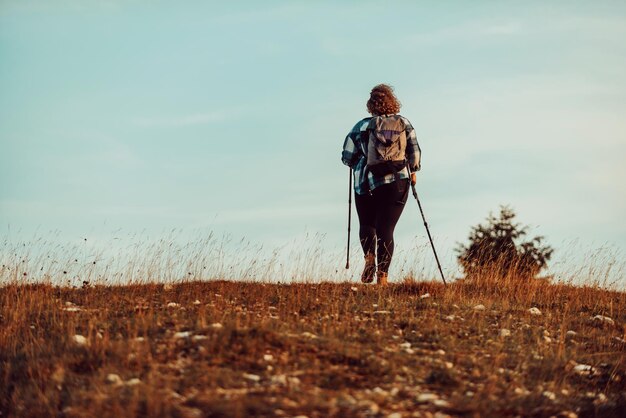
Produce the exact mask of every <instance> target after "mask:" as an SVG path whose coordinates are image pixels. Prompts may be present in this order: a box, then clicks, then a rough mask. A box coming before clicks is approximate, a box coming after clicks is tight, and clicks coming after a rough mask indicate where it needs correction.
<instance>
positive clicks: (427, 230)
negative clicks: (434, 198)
mask: <svg viewBox="0 0 626 418" xmlns="http://www.w3.org/2000/svg"><path fill="white" fill-rule="evenodd" d="M409 181H411V180H410V179H409ZM411 188H412V189H413V197H414V198H415V200H417V206H419V208H420V213H421V214H422V219H423V220H424V226H425V227H426V232H427V233H428V239H429V240H430V246H431V247H433V253H434V254H435V260H436V261H437V267H439V273H441V279H442V280H443V285H444V286H447V285H448V284H447V283H446V278H445V277H444V276H443V270H441V264H439V257H437V251H435V244H433V238H432V237H431V236H430V230H429V229H428V223H427V222H426V217H424V211H423V210H422V204H421V203H420V200H419V198H418V197H417V192H416V191H415V185H414V184H413V182H411Z"/></svg>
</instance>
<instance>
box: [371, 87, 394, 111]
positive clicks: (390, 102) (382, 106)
mask: <svg viewBox="0 0 626 418" xmlns="http://www.w3.org/2000/svg"><path fill="white" fill-rule="evenodd" d="M400 106H401V104H400V101H399V100H398V98H397V97H396V95H395V94H393V87H391V86H390V85H388V84H379V85H377V86H375V87H374V88H373V89H372V92H371V93H370V99H369V100H368V101H367V111H368V112H369V113H370V114H372V115H374V116H376V115H389V114H393V113H398V112H400Z"/></svg>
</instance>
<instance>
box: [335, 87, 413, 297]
mask: <svg viewBox="0 0 626 418" xmlns="http://www.w3.org/2000/svg"><path fill="white" fill-rule="evenodd" d="M367 111H368V112H369V113H370V114H371V115H372V117H367V118H365V119H363V120H361V121H359V122H358V123H357V124H356V125H354V128H352V130H351V131H350V133H349V134H348V136H347V137H346V140H345V142H344V144H343V153H342V155H341V160H342V161H343V163H344V164H345V165H347V166H349V167H350V168H352V169H353V170H354V192H355V199H354V200H355V204H356V210H357V213H358V215H359V224H360V227H359V238H360V241H361V246H362V247H363V253H364V254H365V268H364V269H363V274H362V275H361V281H362V282H363V283H371V282H372V281H373V280H374V276H375V275H376V278H377V283H378V284H380V285H383V286H384V285H386V284H387V279H388V272H389V264H390V263H391V257H392V256H393V246H394V243H393V231H394V229H395V227H396V224H397V223H398V219H400V215H401V214H402V210H403V209H404V205H405V203H406V200H407V197H408V194H409V179H410V181H411V183H412V184H415V181H416V179H415V172H416V171H418V170H419V169H420V147H419V145H418V143H417V136H416V135H415V130H414V129H413V126H411V123H410V122H409V121H408V119H406V118H405V117H403V116H400V115H398V112H399V111H400V102H399V101H398V99H397V97H396V96H395V94H394V93H393V88H392V87H391V86H388V85H386V84H379V85H377V86H376V87H374V88H373V89H372V91H371V93H370V98H369V100H368V101H367ZM381 121H382V122H381ZM387 121H391V122H393V123H396V124H397V126H401V127H402V128H403V130H388V129H387V130H385V129H381V128H380V127H381V123H383V124H384V123H387ZM389 132H391V133H392V135H395V137H394V138H395V139H394V141H396V142H397V143H398V144H400V143H402V146H401V147H400V148H397V150H401V151H398V152H401V154H403V157H404V159H403V160H402V161H401V164H400V165H398V164H396V165H395V167H393V168H392V166H391V165H389V164H380V165H376V164H375V163H378V161H374V160H375V157H372V155H373V153H374V154H375V151H374V150H373V148H372V147H374V146H376V147H378V146H379V145H375V144H377V142H376V141H377V138H381V139H380V141H382V142H385V138H383V137H384V134H385V133H389ZM381 133H382V134H381ZM375 135H379V136H378V137H376V136H375ZM402 137H403V138H402ZM389 138H390V137H389V136H387V139H389ZM398 138H399V139H398ZM402 141H404V142H402ZM368 146H369V148H368ZM398 146H400V145H398ZM379 157H380V155H379ZM396 159H397V157H396ZM380 166H382V167H384V168H385V170H380V169H375V168H378V167H380ZM409 170H410V171H409ZM377 249H378V251H376V250H377ZM377 262H378V269H377V265H376V263H377Z"/></svg>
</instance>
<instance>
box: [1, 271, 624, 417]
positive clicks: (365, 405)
mask: <svg viewBox="0 0 626 418" xmlns="http://www.w3.org/2000/svg"><path fill="white" fill-rule="evenodd" d="M531 308H536V310H535V309H533V310H532V311H533V312H534V313H532V312H531ZM625 308H626V294H625V293H623V292H617V291H609V290H603V289H601V288H598V287H574V286H569V285H559V284H549V283H547V282H544V281H541V280H535V281H531V282H526V283H524V284H519V283H515V282H511V283H503V282H495V281H492V280H490V281H484V282H481V283H477V282H472V283H470V282H461V281H460V282H455V283H453V284H450V285H448V286H447V287H446V288H444V286H443V285H442V284H441V283H437V282H417V281H414V280H410V279H407V280H404V281H403V282H401V283H395V284H392V285H390V286H389V287H388V288H379V287H377V286H375V285H362V284H357V283H293V284H269V283H255V282H234V281H205V282H200V281H196V282H192V281H190V282H183V283H177V284H171V285H164V284H133V285H127V286H102V285H97V286H89V285H87V286H85V287H83V288H71V287H54V286H51V285H47V284H32V285H17V284H10V285H5V286H4V287H2V288H0V324H1V326H0V411H1V412H2V414H1V416H2V417H5V416H9V417H11V416H20V417H21V416H23V417H47V416H61V417H117V418H119V417H134V416H141V417H168V416H172V417H246V416H268V417H269V416H277V417H296V416H307V417H390V418H399V417H411V416H414V417H446V416H468V417H497V416H524V417H525V416H532V417H551V416H556V417H575V416H578V417H588V416H598V417H603V418H608V417H623V416H626V414H625V412H626V364H625V362H624V360H625V354H626V342H625V337H626V336H625V324H626V309H625ZM537 310H538V311H539V313H537ZM594 318H595V319H594Z"/></svg>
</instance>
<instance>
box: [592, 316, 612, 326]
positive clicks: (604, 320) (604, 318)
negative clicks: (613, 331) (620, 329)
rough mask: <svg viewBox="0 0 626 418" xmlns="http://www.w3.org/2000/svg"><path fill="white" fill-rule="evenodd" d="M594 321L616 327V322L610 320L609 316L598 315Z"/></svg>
mask: <svg viewBox="0 0 626 418" xmlns="http://www.w3.org/2000/svg"><path fill="white" fill-rule="evenodd" d="M592 319H593V321H594V322H597V323H599V324H607V325H615V321H613V319H611V318H609V317H608V316H604V315H596V316H594V317H593V318H592Z"/></svg>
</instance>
